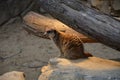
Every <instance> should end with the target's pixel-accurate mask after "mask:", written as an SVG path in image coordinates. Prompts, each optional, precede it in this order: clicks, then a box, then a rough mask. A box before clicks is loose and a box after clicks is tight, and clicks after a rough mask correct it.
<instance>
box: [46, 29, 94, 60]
mask: <svg viewBox="0 0 120 80" xmlns="http://www.w3.org/2000/svg"><path fill="white" fill-rule="evenodd" d="M44 34H45V35H48V37H49V38H50V39H51V40H53V42H54V43H55V44H56V46H57V47H58V48H59V50H60V52H61V54H60V57H62V58H67V59H79V58H87V57H90V56H92V55H91V54H86V53H84V46H83V43H82V41H81V40H80V38H79V37H78V36H76V35H74V34H69V33H65V32H61V31H57V30H55V29H48V30H46V31H45V33H44Z"/></svg>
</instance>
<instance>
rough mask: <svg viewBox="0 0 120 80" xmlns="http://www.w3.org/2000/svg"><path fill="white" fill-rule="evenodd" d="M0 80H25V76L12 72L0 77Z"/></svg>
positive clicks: (21, 73)
mask: <svg viewBox="0 0 120 80" xmlns="http://www.w3.org/2000/svg"><path fill="white" fill-rule="evenodd" d="M0 80H25V75H24V73H23V72H18V71H12V72H7V73H5V74H3V75H2V76H0Z"/></svg>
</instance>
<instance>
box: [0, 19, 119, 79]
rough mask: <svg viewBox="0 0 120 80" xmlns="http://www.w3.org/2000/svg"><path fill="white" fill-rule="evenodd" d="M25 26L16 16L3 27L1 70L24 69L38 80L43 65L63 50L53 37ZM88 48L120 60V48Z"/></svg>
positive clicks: (99, 55)
mask: <svg viewBox="0 0 120 80" xmlns="http://www.w3.org/2000/svg"><path fill="white" fill-rule="evenodd" d="M22 26H24V24H22V23H21V22H19V20H18V21H17V20H16V22H14V24H9V25H5V26H3V27H1V28H0V74H3V73H5V72H8V71H14V70H16V71H23V72H25V74H26V80H37V78H38V76H39V75H40V73H41V71H40V69H41V67H42V66H44V65H47V62H48V60H49V59H50V58H53V57H57V55H58V54H59V53H60V52H59V50H58V49H57V48H56V46H55V45H54V44H53V42H52V41H50V40H46V39H43V38H39V37H36V36H34V35H31V34H28V33H27V32H26V31H25V30H24V29H23V28H22ZM85 50H86V52H89V53H92V54H93V55H94V56H98V57H102V58H107V59H113V60H118V61H120V52H118V51H116V50H113V49H111V48H108V47H106V46H105V45H103V44H99V43H90V44H85ZM2 58H3V59H2Z"/></svg>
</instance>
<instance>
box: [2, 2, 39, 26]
mask: <svg viewBox="0 0 120 80" xmlns="http://www.w3.org/2000/svg"><path fill="white" fill-rule="evenodd" d="M39 7H40V5H39V0H0V25H2V24H4V23H6V22H7V21H8V20H9V19H11V18H13V17H16V16H20V15H24V14H25V13H26V12H28V11H30V10H34V11H36V10H39Z"/></svg>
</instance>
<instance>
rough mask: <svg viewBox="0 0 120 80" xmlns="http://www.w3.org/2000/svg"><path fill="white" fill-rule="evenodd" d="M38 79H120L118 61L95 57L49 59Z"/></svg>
mask: <svg viewBox="0 0 120 80" xmlns="http://www.w3.org/2000/svg"><path fill="white" fill-rule="evenodd" d="M39 80H120V62H115V61H111V60H105V59H101V58H97V57H89V58H88V59H80V60H74V61H70V60H67V59H60V58H54V59H50V61H49V65H48V66H44V67H43V68H42V74H41V75H40V77H39Z"/></svg>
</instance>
